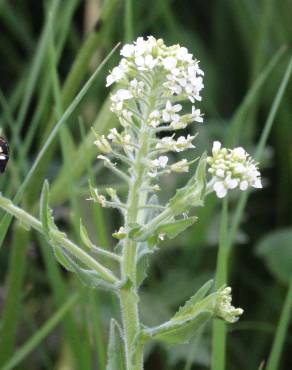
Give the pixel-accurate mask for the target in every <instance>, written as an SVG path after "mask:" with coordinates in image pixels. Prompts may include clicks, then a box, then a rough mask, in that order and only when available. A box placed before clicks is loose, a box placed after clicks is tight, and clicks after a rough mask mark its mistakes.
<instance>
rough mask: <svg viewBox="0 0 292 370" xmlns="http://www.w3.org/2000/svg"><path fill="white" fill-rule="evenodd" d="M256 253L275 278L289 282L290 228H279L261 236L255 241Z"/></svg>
mask: <svg viewBox="0 0 292 370" xmlns="http://www.w3.org/2000/svg"><path fill="white" fill-rule="evenodd" d="M256 253H257V254H258V255H259V256H260V257H261V258H262V259H263V260H264V262H265V264H266V265H267V268H268V269H269V270H270V272H271V273H272V274H273V275H274V276H275V277H276V278H277V279H279V280H281V281H283V282H285V283H287V284H288V283H289V281H290V280H291V277H292V228H287V229H280V230H277V231H274V232H272V233H269V234H268V235H266V236H265V237H263V238H262V239H261V240H260V241H259V242H258V243H257V246H256Z"/></svg>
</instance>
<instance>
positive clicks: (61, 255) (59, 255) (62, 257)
mask: <svg viewBox="0 0 292 370" xmlns="http://www.w3.org/2000/svg"><path fill="white" fill-rule="evenodd" d="M49 243H50V244H51V246H52V247H53V252H54V255H55V257H56V259H57V261H58V262H59V263H60V264H61V265H62V266H63V267H64V268H65V269H66V270H68V271H71V272H74V268H73V267H72V265H71V264H70V262H69V261H68V257H67V256H66V254H65V252H63V249H62V247H60V245H59V244H57V243H55V242H54V240H52V239H49Z"/></svg>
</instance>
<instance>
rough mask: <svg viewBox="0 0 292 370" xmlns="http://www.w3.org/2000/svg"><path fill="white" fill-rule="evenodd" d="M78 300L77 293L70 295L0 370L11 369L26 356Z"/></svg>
mask: <svg viewBox="0 0 292 370" xmlns="http://www.w3.org/2000/svg"><path fill="white" fill-rule="evenodd" d="M77 301H78V295H77V294H74V295H73V296H71V297H70V298H69V299H68V300H67V302H66V303H64V304H63V306H61V307H60V308H59V310H58V311H57V312H56V313H55V314H54V315H53V316H52V317H51V318H50V319H49V320H48V321H47V322H46V323H45V324H44V325H43V326H42V327H41V328H40V329H39V330H38V331H37V332H36V333H35V334H34V335H33V336H32V337H31V338H30V339H29V340H28V341H27V342H26V343H25V344H24V345H23V346H22V347H21V348H19V349H18V350H17V351H16V352H15V353H14V355H13V357H12V358H11V359H10V360H9V361H8V362H7V363H6V364H5V365H4V366H3V367H2V370H11V369H13V368H15V366H17V365H18V364H19V363H21V361H22V360H23V359H24V358H25V357H26V356H28V355H29V354H30V353H31V352H32V351H33V350H34V349H36V348H37V346H38V345H39V344H40V343H41V342H42V341H43V340H44V339H45V338H46V336H47V335H48V334H49V333H50V332H51V331H52V330H53V329H54V328H55V327H56V326H57V325H58V324H59V323H60V322H61V320H62V319H63V318H64V316H65V315H66V314H67V312H68V311H70V310H71V309H72V308H73V307H74V305H75V304H76V303H77Z"/></svg>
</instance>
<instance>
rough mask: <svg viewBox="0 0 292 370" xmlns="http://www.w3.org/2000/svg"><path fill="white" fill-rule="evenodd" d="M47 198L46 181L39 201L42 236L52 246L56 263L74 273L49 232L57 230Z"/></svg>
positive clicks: (48, 195)
mask: <svg viewBox="0 0 292 370" xmlns="http://www.w3.org/2000/svg"><path fill="white" fill-rule="evenodd" d="M49 197H50V187H49V183H48V181H47V180H45V182H44V184H43V188H42V193H41V200H40V220H41V223H42V227H43V231H44V235H45V237H46V239H47V241H48V243H49V244H50V245H51V246H52V248H53V251H54V254H55V257H56V258H57V260H58V262H59V263H60V264H61V265H62V266H63V267H64V268H65V269H66V270H68V271H74V269H73V268H72V266H71V264H70V263H69V262H68V258H67V256H66V255H65V253H64V252H63V250H62V247H61V246H60V245H59V243H58V242H57V241H56V239H55V238H54V237H52V234H51V230H52V229H54V230H57V227H56V225H55V222H54V219H53V216H52V210H51V209H50V207H49Z"/></svg>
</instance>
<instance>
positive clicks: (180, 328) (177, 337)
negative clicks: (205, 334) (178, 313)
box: [151, 311, 212, 344]
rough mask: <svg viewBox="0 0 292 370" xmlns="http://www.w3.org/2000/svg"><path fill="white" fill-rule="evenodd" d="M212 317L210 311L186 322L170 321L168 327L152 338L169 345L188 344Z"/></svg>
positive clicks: (203, 312)
mask: <svg viewBox="0 0 292 370" xmlns="http://www.w3.org/2000/svg"><path fill="white" fill-rule="evenodd" d="M211 316H212V313H211V312H209V311H201V312H199V313H198V314H197V315H196V316H195V317H194V318H192V319H188V320H185V321H182V322H180V321H172V320H171V321H170V322H169V324H168V325H166V324H164V327H163V328H162V326H161V330H160V331H159V332H157V333H156V334H154V335H153V336H151V338H152V339H157V340H161V341H163V342H165V343H168V344H179V343H187V342H189V340H190V339H191V338H192V336H193V335H194V334H195V332H196V330H198V329H199V328H200V327H201V326H202V325H203V324H205V323H206V322H207V321H208V320H209V319H210V318H211Z"/></svg>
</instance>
